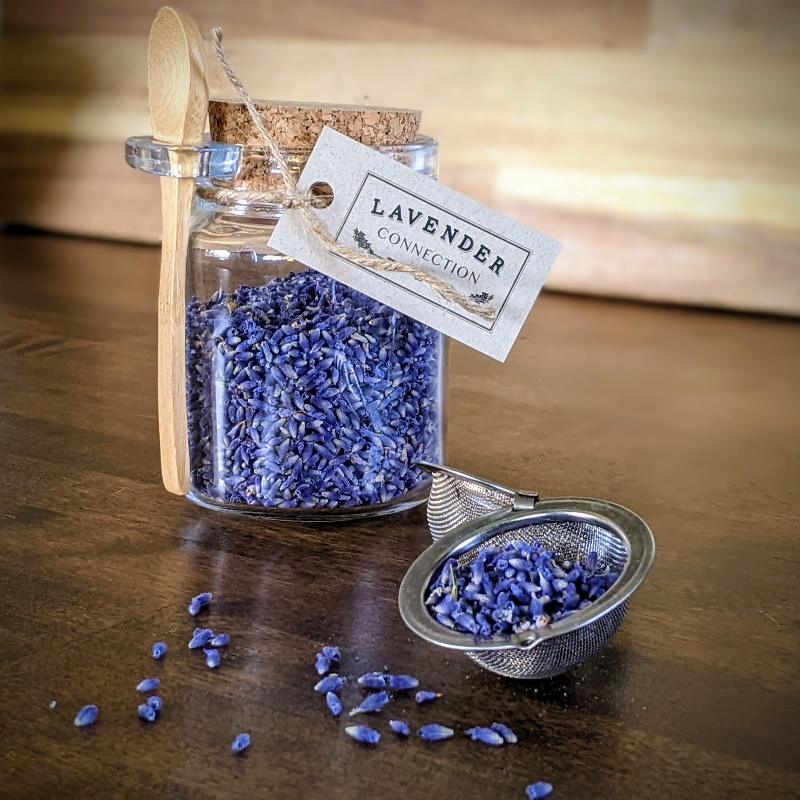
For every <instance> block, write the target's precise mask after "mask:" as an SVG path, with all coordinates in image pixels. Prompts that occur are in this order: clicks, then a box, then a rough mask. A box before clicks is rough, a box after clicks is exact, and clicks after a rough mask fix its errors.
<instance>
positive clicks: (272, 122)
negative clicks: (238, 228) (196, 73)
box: [208, 100, 422, 191]
mask: <svg viewBox="0 0 800 800" xmlns="http://www.w3.org/2000/svg"><path fill="white" fill-rule="evenodd" d="M255 105H256V108H257V109H258V112H259V114H260V115H261V119H262V120H263V121H264V124H265V125H266V127H267V130H268V131H269V132H270V133H271V134H272V136H273V137H274V138H275V140H276V141H277V142H278V144H279V145H280V146H281V148H284V149H286V150H289V151H299V152H298V153H297V154H296V155H292V156H291V157H290V158H289V162H290V166H292V167H293V168H294V167H295V166H296V167H297V172H298V174H299V173H300V172H301V171H302V168H303V165H304V164H305V159H306V157H307V155H308V152H310V151H311V149H312V148H313V147H314V144H315V143H316V141H317V138H318V137H319V135H320V133H322V129H323V128H324V127H325V126H327V127H329V128H333V129H334V130H336V131H339V133H343V134H345V135H346V136H349V137H350V138H351V139H355V140H356V141H357V142H360V143H361V144H364V145H367V146H368V147H380V146H390V145H403V144H409V143H411V142H413V141H414V139H415V138H416V137H417V133H418V131H419V124H420V118H421V117H422V113H421V112H420V111H416V110H414V109H409V108H382V107H376V106H354V105H333V104H329V103H301V102H283V101H273V100H256V101H255ZM208 118H209V125H210V130H211V138H212V139H214V141H217V142H222V143H224V144H241V145H250V146H253V147H257V148H262V147H263V143H262V141H261V137H260V136H259V133H258V131H257V130H256V128H255V126H254V125H253V123H252V121H251V120H250V115H249V114H248V112H247V109H246V108H245V106H244V104H243V103H240V102H238V101H235V100H211V101H209V104H208ZM272 173H273V170H272V165H271V164H270V162H269V158H268V156H265V155H263V154H261V153H257V154H252V155H250V154H246V155H245V156H244V159H243V163H242V168H241V170H240V172H239V175H238V176H237V178H236V179H235V180H233V181H231V182H229V183H227V184H226V185H227V186H230V187H235V188H247V189H254V190H258V191H262V190H263V191H268V190H272V189H277V188H279V187H280V186H282V180H281V178H280V177H279V176H276V175H274V174H272Z"/></svg>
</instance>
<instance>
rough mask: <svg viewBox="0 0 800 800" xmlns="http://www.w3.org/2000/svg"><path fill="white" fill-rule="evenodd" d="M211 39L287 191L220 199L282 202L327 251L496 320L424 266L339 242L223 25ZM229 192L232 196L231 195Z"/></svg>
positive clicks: (224, 194)
mask: <svg viewBox="0 0 800 800" xmlns="http://www.w3.org/2000/svg"><path fill="white" fill-rule="evenodd" d="M211 42H212V44H213V46H214V52H215V54H216V56H217V59H219V62H220V64H221V65H222V69H223V70H224V71H225V75H226V76H227V77H228V80H229V81H230V83H231V85H232V86H233V88H234V89H235V90H236V93H237V94H238V95H239V99H240V100H241V101H242V103H243V104H244V106H245V108H246V109H247V113H248V114H249V115H250V120H251V121H252V123H253V125H254V126H255V128H256V130H257V131H258V133H259V135H260V136H261V138H262V140H263V142H264V144H265V145H266V147H267V149H268V150H269V152H270V155H271V156H272V158H273V159H274V161H275V164H276V165H277V167H278V170H279V171H280V174H281V178H282V180H283V185H284V191H283V192H282V193H276V192H257V191H248V190H245V191H242V190H239V189H219V190H217V191H216V192H215V194H216V196H217V197H218V198H219V199H220V200H223V201H224V200H225V199H228V200H234V201H238V202H241V203H276V202H279V203H280V204H281V205H283V206H284V207H285V208H288V209H295V210H297V212H298V213H299V214H300V215H301V216H302V219H303V222H304V223H305V225H306V230H307V231H309V232H310V233H311V234H313V235H314V236H316V237H317V239H319V241H320V242H321V243H322V245H323V246H324V248H325V250H326V251H327V252H328V253H330V254H332V255H337V256H340V257H341V258H344V259H347V260H348V261H350V262H352V263H354V264H357V265H358V266H360V267H364V268H366V269H373V270H376V271H378V272H398V273H402V274H404V275H409V276H411V277H412V278H413V279H414V280H415V281H418V282H420V283H423V284H425V285H426V286H429V287H430V288H431V289H433V290H434V291H435V292H436V293H437V294H438V295H439V296H440V297H441V298H443V299H444V300H446V301H448V302H449V303H453V304H454V305H457V306H459V307H460V308H463V309H464V310H465V311H468V312H469V313H470V314H475V315H476V316H479V317H481V318H482V319H486V320H493V319H495V317H496V311H495V309H493V308H491V307H488V306H486V305H484V304H481V303H477V302H475V301H474V300H472V299H471V298H467V297H464V295H463V294H461V292H459V291H458V290H457V289H456V288H455V287H454V286H453V285H452V284H450V283H448V282H447V281H445V280H442V279H441V278H439V277H438V276H436V275H431V274H430V273H428V272H425V271H424V270H422V269H419V268H417V267H412V266H411V265H410V264H404V263H402V262H400V261H391V260H389V259H385V258H378V257H376V256H370V255H365V254H363V253H360V252H359V251H357V250H354V249H353V248H351V247H348V246H347V245H343V244H340V243H339V242H337V241H336V239H335V238H334V237H333V236H332V234H331V233H330V231H329V230H328V229H327V227H326V226H325V224H324V223H323V222H322V220H321V219H320V218H319V217H318V216H317V215H316V214H314V213H313V212H312V210H311V209H312V208H319V207H322V206H323V205H325V203H324V202H321V199H320V198H319V197H315V196H313V195H310V194H303V193H302V192H300V191H299V189H298V188H297V181H296V180H295V177H294V175H293V174H292V171H291V169H290V167H289V164H288V163H287V161H286V158H285V156H284V154H283V152H282V151H281V148H280V146H279V145H278V143H277V142H276V141H275V139H274V137H273V136H272V134H271V133H270V132H269V131H268V130H267V126H266V125H265V124H264V121H263V119H262V118H261V115H260V114H259V113H258V110H257V109H256V106H255V103H254V102H253V98H252V97H250V95H249V93H248V92H247V90H246V89H245V88H244V84H242V82H241V81H240V80H239V78H238V76H237V75H236V73H235V72H234V71H233V68H232V67H231V65H230V63H229V61H228V58H227V56H226V55H225V50H224V48H223V46H222V28H212V30H211ZM228 195H229V196H228Z"/></svg>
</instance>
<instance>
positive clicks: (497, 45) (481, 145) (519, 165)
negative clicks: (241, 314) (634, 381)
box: [0, 0, 800, 315]
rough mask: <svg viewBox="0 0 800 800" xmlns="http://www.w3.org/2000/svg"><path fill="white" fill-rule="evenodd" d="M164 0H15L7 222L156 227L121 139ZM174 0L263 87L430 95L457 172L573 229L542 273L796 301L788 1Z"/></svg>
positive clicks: (539, 218) (3, 86)
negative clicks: (216, 29)
mask: <svg viewBox="0 0 800 800" xmlns="http://www.w3.org/2000/svg"><path fill="white" fill-rule="evenodd" d="M162 4H163V3H162V2H161V0H137V1H136V2H131V0H72V1H71V2H54V1H52V0H50V2H48V0H24V1H23V0H13V1H12V2H7V3H6V4H5V5H3V7H2V22H1V23H0V25H1V26H2V27H0V32H1V34H2V39H1V40H0V59H1V61H0V68H1V69H2V75H1V77H0V136H1V137H2V147H0V179H2V183H3V189H4V190H3V192H1V193H0V220H2V221H4V222H6V223H14V224H23V225H29V226H34V227H36V228H42V229H46V230H50V231H55V232H61V233H68V234H76V235H81V236H92V237H102V238H109V239H119V240H126V241H133V242H142V243H152V244H155V243H157V240H158V235H159V227H160V225H159V214H160V205H159V195H158V192H159V185H158V181H157V180H155V179H152V178H151V177H149V176H146V175H143V174H141V173H137V172H134V170H132V169H130V168H129V167H127V166H126V165H125V163H124V160H123V151H122V142H123V141H124V139H125V138H126V137H127V136H130V135H134V134H146V133H149V132H150V121H149V115H148V108H147V88H146V80H147V71H146V56H147V34H148V31H149V27H150V24H151V22H152V19H153V17H154V15H155V13H156V11H157V10H158V8H159V7H160V6H161V5H162ZM176 5H177V6H178V7H179V8H181V9H183V10H185V11H188V12H189V13H190V14H192V15H193V16H194V17H195V18H196V19H197V21H198V22H199V24H200V27H201V30H202V31H203V32H204V34H205V35H207V32H208V30H209V28H210V27H212V26H213V25H220V26H222V27H223V29H224V32H225V37H226V48H227V50H228V53H229V56H230V58H231V61H232V63H233V65H234V68H235V69H236V70H237V72H238V73H239V75H240V77H242V79H243V80H244V82H245V84H246V85H247V86H248V88H249V90H250V92H251V94H252V95H254V96H256V97H260V98H272V99H286V100H288V99H294V100H318V101H327V102H347V103H369V104H371V105H395V106H408V107H414V108H420V109H422V111H423V125H422V130H423V131H424V132H425V133H427V134H429V135H431V136H434V137H435V138H437V139H439V140H440V142H441V179H442V181H443V182H445V183H447V184H448V185H450V186H452V187H453V188H455V189H458V190H460V191H462V192H465V193H467V194H469V195H471V196H473V197H475V198H476V199H477V200H479V201H481V202H483V203H485V204H487V205H490V206H492V207H493V208H496V209H498V210H500V211H502V212H504V213H506V214H508V215H509V216H511V217H514V218H516V219H518V220H520V221H521V222H523V223H526V224H529V225H531V226H534V227H536V228H538V229H540V230H542V231H543V232H545V233H547V234H549V235H551V236H553V237H555V238H557V239H559V240H560V241H561V242H562V243H563V245H564V249H563V251H562V255H561V256H560V258H559V260H558V263H557V265H556V267H555V269H554V271H553V273H552V275H551V278H550V281H549V286H550V287H551V288H556V289H561V290H567V291H576V292H585V293H591V294H600V295H609V296H616V297H629V298H638V299H646V300H653V301H666V302H673V303H681V304H689V305H701V306H712V307H725V308H733V309H741V310H750V311H760V312H769V313H777V314H784V315H798V314H799V313H800V3H798V2H796V1H795V2H793V1H792V0H750V1H749V2H747V1H746V0H696V2H691V1H690V0H606V1H605V2H603V1H602V0H562V2H552V0H491V1H489V2H487V1H486V0H459V1H458V2H444V1H441V2H423V1H422V0H395V1H394V2H389V1H388V0H372V2H368V1H367V0H262V1H261V2H257V1H251V2H224V3H223V2H210V0H183V2H178V3H176ZM212 62H213V59H212V58H209V63H210V64H211V63H212ZM214 66H216V65H214ZM210 90H211V96H212V97H215V96H216V97H224V96H230V94H231V92H230V90H229V88H228V87H227V86H226V85H225V81H224V77H223V76H221V74H220V72H219V71H218V70H212V74H211V85H210ZM109 269H113V265H109Z"/></svg>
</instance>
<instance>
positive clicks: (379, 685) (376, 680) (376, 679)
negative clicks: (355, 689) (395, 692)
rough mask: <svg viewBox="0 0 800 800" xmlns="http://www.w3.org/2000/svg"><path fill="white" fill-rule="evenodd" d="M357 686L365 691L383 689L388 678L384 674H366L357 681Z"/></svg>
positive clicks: (386, 684)
mask: <svg viewBox="0 0 800 800" xmlns="http://www.w3.org/2000/svg"><path fill="white" fill-rule="evenodd" d="M358 685H359V686H363V687H365V688H366V689H385V688H386V687H387V686H388V685H389V676H388V675H387V674H386V673H385V672H367V673H365V674H364V675H362V676H361V677H360V678H359V679H358Z"/></svg>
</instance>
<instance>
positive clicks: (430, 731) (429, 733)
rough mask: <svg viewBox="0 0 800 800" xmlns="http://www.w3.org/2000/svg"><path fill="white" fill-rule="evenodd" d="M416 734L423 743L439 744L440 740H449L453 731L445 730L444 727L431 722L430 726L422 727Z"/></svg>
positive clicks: (450, 729)
mask: <svg viewBox="0 0 800 800" xmlns="http://www.w3.org/2000/svg"><path fill="white" fill-rule="evenodd" d="M417 733H418V734H419V738H420V739H422V741H423V742H440V741H441V740H442V739H449V738H450V737H451V736H452V735H453V733H454V731H453V729H452V728H445V726H444V725H439V724H438V723H436V722H433V723H431V724H430V725H423V726H422V727H421V728H420V729H419V730H418V731H417Z"/></svg>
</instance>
